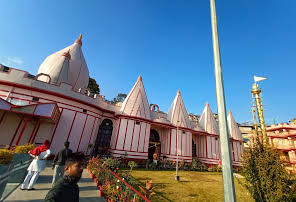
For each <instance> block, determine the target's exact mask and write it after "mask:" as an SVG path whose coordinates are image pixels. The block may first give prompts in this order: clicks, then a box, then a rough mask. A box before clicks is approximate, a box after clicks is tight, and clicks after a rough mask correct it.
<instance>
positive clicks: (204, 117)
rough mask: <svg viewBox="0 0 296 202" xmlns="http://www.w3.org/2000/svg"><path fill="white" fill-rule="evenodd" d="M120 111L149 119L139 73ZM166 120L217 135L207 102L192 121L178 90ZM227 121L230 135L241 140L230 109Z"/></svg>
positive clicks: (149, 115) (215, 125)
mask: <svg viewBox="0 0 296 202" xmlns="http://www.w3.org/2000/svg"><path fill="white" fill-rule="evenodd" d="M120 111H121V113H122V114H125V115H129V116H135V117H141V118H144V119H149V120H151V112H150V108H149V102H148V99H147V95H146V92H145V88H144V85H143V81H142V77H141V75H140V76H139V77H138V80H137V81H136V83H135V84H134V86H133V88H132V89H131V91H130V92H129V94H128V95H127V97H126V99H125V100H124V102H123V103H122V105H121V109H120ZM167 121H168V123H171V124H173V125H175V126H180V127H184V128H190V129H193V130H197V131H204V132H207V133H210V134H216V135H219V128H218V124H217V121H216V119H215V117H214V114H213V113H212V111H211V108H210V105H209V103H208V102H207V103H206V106H205V108H204V110H203V112H202V114H201V116H200V118H199V122H198V123H194V122H192V121H191V120H190V119H189V115H188V113H187V110H186V107H185V105H184V102H183V99H182V97H181V92H180V90H178V91H177V95H176V97H175V99H174V101H173V103H172V104H171V106H170V108H169V111H168V114H167ZM227 122H228V128H229V133H230V137H232V138H233V139H236V140H242V135H241V132H240V130H239V128H238V125H237V123H236V122H235V120H234V118H233V116H232V113H231V112H230V111H229V113H228V116H227Z"/></svg>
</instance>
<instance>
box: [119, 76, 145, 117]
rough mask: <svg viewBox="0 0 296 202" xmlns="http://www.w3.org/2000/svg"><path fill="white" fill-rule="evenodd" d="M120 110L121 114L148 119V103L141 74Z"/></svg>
mask: <svg viewBox="0 0 296 202" xmlns="http://www.w3.org/2000/svg"><path fill="white" fill-rule="evenodd" d="M120 110H121V112H122V113H123V114H127V115H130V116H136V117H142V118H145V119H150V108H149V103H148V99H147V95H146V92H145V88H144V85H143V81H142V76H141V75H140V76H139V77H138V79H137V82H136V83H135V85H134V86H133V88H132V90H131V91H130V92H129V94H128V95H127V97H126V98H125V100H124V102H123V103H122V105H121V109H120Z"/></svg>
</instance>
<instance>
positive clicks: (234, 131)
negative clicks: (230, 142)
mask: <svg viewBox="0 0 296 202" xmlns="http://www.w3.org/2000/svg"><path fill="white" fill-rule="evenodd" d="M227 122H228V128H229V133H230V137H232V138H233V139H235V140H243V138H242V133H241V131H240V129H239V128H238V125H237V123H236V122H235V120H234V118H233V116H232V113H231V111H230V110H229V112H228V116H227Z"/></svg>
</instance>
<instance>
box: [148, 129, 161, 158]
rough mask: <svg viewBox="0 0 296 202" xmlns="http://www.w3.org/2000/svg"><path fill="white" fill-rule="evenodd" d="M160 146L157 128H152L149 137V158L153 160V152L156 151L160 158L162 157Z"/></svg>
mask: <svg viewBox="0 0 296 202" xmlns="http://www.w3.org/2000/svg"><path fill="white" fill-rule="evenodd" d="M160 149H161V147H160V138H159V134H158V132H157V131H156V130H154V129H152V130H151V131H150V138H149V147H148V160H149V161H150V162H151V161H152V160H153V154H154V153H156V154H157V156H158V158H159V157H160V153H161V150H160Z"/></svg>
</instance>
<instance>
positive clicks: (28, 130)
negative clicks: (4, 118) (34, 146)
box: [13, 120, 34, 145]
mask: <svg viewBox="0 0 296 202" xmlns="http://www.w3.org/2000/svg"><path fill="white" fill-rule="evenodd" d="M23 129H24V131H23V133H22V130H23ZM33 129H34V122H33V123H32V121H28V122H27V124H26V125H25V120H24V121H23V124H22V126H21V128H20V129H19V136H18V137H16V138H15V141H14V143H13V144H15V143H16V141H17V140H18V139H19V138H20V139H19V142H18V145H23V144H26V143H27V142H28V141H29V139H30V136H31V134H32V132H33ZM20 136H21V137H20Z"/></svg>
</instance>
